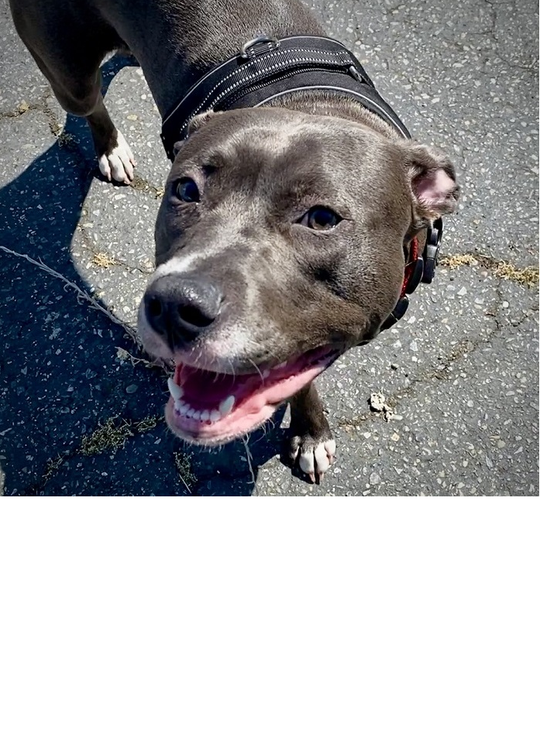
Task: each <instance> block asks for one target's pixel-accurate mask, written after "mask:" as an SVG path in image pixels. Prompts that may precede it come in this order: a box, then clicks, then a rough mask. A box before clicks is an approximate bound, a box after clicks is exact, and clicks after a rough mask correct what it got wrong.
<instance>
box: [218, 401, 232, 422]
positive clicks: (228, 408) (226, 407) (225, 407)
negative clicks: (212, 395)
mask: <svg viewBox="0 0 540 755" xmlns="http://www.w3.org/2000/svg"><path fill="white" fill-rule="evenodd" d="M233 406H234V396H227V398H225V399H223V401H222V402H221V404H220V405H219V411H220V412H221V416H222V417H225V416H226V415H227V414H230V413H231V412H232V408H233Z"/></svg>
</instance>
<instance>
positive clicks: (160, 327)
mask: <svg viewBox="0 0 540 755" xmlns="http://www.w3.org/2000/svg"><path fill="white" fill-rule="evenodd" d="M10 2H11V9H12V14H13V18H14V21H15V25H16V27H17V30H18V32H19V34H20V36H21V37H22V39H23V41H24V42H25V44H26V45H27V47H28V49H29V50H30V52H31V53H32V55H33V57H34V59H35V61H36V63H37V64H38V66H39V67H40V69H41V70H42V72H43V73H44V74H45V76H46V77H47V78H48V80H49V81H50V83H51V86H52V88H53V90H54V92H55V94H56V97H57V98H58V100H59V102H60V104H61V105H62V106H63V107H64V108H65V109H66V110H67V111H69V112H71V113H74V114H75V115H80V116H84V117H85V118H86V119H87V121H88V124H89V126H90V129H91V132H92V137H93V140H94V144H95V148H96V153H97V157H98V163H99V168H100V170H101V172H102V174H103V175H104V176H105V177H106V178H107V179H109V180H111V179H113V180H115V181H119V182H124V183H129V182H130V181H131V179H132V178H133V165H134V161H133V156H132V153H131V150H130V148H129V146H128V145H127V143H126V141H125V139H124V138H123V137H122V135H121V133H120V132H119V131H117V129H116V128H115V126H114V124H113V123H112V121H111V119H110V117H109V114H108V112H107V110H106V108H105V105H104V103H103V99H102V96H101V93H100V83H101V82H100V73H99V66H100V63H101V61H102V59H103V57H104V56H105V54H106V53H108V52H110V51H111V50H113V49H116V48H125V47H128V48H129V49H130V50H131V52H132V53H133V54H134V55H135V57H136V58H137V59H138V61H139V62H140V64H141V66H142V69H143V71H144V74H145V77H146V80H147V81H148V84H149V86H150V89H151V91H152V94H153V96H154V98H155V101H156V103H157V106H158V108H159V110H160V112H161V114H162V117H163V119H164V123H163V133H162V138H163V142H164V146H165V149H166V151H167V154H168V155H169V157H170V158H171V160H173V165H172V169H171V172H170V175H169V178H168V180H167V184H166V187H165V195H164V198H163V202H162V204H161V208H160V211H159V215H158V218H157V224H156V236H155V237H156V266H157V269H156V272H155V273H154V275H153V276H152V278H151V280H150V282H149V285H148V288H147V290H146V293H145V296H144V298H143V301H142V303H141V306H140V312H139V332H140V335H141V338H142V340H143V342H144V344H145V347H146V349H147V350H148V351H149V352H150V353H151V354H153V355H155V356H156V357H159V358H162V359H164V360H166V361H167V362H170V363H173V362H174V364H175V366H176V369H175V372H174V377H172V378H171V379H170V380H169V388H170V393H171V398H170V400H169V402H168V404H167V407H166V417H167V421H168V424H169V426H170V427H171V429H172V430H173V432H175V433H176V434H178V435H179V436H181V437H182V438H184V439H186V440H188V441H190V442H194V443H202V444H207V445H214V444H221V443H224V442H226V441H229V440H231V439H233V438H235V437H238V436H240V435H243V434H245V433H247V432H249V431H250V430H252V429H254V428H255V427H257V426H259V425H261V424H262V423H263V422H265V421H266V420H267V419H269V417H271V416H272V414H273V412H274V411H275V409H276V408H277V407H278V406H279V405H280V404H282V403H283V402H285V401H287V400H289V401H290V404H291V433H290V440H289V442H288V446H287V451H286V455H287V456H288V458H289V459H290V460H291V462H294V461H297V462H298V463H299V465H300V467H301V469H302V470H303V471H304V472H305V473H306V474H307V475H308V476H309V477H310V478H311V479H312V480H317V479H320V478H321V477H322V476H323V474H324V473H325V471H326V470H327V469H328V467H329V465H330V463H331V462H332V459H333V456H334V453H335V443H334V441H333V439H332V435H331V432H330V428H329V426H328V422H327V420H326V418H325V416H324V412H323V408H322V404H321V402H320V399H319V397H318V395H317V392H316V390H315V387H314V385H313V380H314V378H316V377H317V376H318V375H320V373H321V372H323V370H325V369H326V368H327V367H328V366H329V365H330V364H331V363H332V362H333V361H334V360H335V359H336V358H337V357H339V356H340V355H341V354H343V353H344V352H345V351H346V350H347V349H350V348H351V347H353V346H358V345H360V344H364V343H366V342H368V341H369V340H371V339H372V338H373V337H374V336H376V335H377V333H378V332H379V331H380V330H381V329H382V328H383V327H387V326H388V325H390V324H392V323H393V322H395V321H396V320H397V319H398V318H399V317H400V316H401V314H402V313H403V312H404V309H405V307H406V304H407V296H406V294H407V293H409V292H410V291H412V290H413V288H414V286H415V285H416V283H417V282H418V280H419V279H420V278H422V275H424V280H427V281H429V280H430V276H431V272H430V271H429V270H428V267H429V266H430V265H431V267H433V265H434V262H435V259H434V254H435V253H436V249H437V246H438V236H439V235H440V231H441V221H440V220H439V219H440V217H441V215H443V214H445V213H450V212H452V211H453V210H454V209H455V207H456V203H457V199H458V187H457V185H456V181H455V171H454V168H453V166H452V164H451V163H450V161H449V160H448V158H446V157H445V156H444V155H442V154H441V153H439V152H438V151H436V150H434V149H432V148H429V147H426V146H424V145H420V144H418V143H416V142H414V141H412V140H411V139H409V138H408V137H409V134H408V132H407V130H406V128H405V127H404V126H403V124H402V123H401V121H400V120H399V118H398V117H397V116H396V114H395V113H394V112H393V111H392V109H391V108H390V106H389V105H388V104H387V103H385V102H384V100H383V99H382V98H381V97H380V95H379V94H378V93H377V91H376V89H375V88H374V87H373V84H372V82H371V81H370V79H369V77H368V76H367V74H366V72H365V71H364V70H363V68H362V66H361V65H360V63H359V62H358V61H357V60H356V58H355V57H354V55H352V53H350V52H349V51H348V50H347V49H346V48H345V47H343V45H341V44H340V43H338V42H336V41H335V40H330V39H328V38H327V37H325V36H324V32H323V31H322V29H321V28H320V26H319V24H318V22H317V21H316V19H314V18H313V16H312V15H311V14H310V12H309V11H308V10H307V9H306V8H305V7H304V6H303V5H302V4H301V3H300V2H298V1H297V0H10ZM422 248H423V249H424V251H423V253H422V251H420V252H419V251H418V250H419V249H420V250H421V249H422ZM426 275H427V277H426Z"/></svg>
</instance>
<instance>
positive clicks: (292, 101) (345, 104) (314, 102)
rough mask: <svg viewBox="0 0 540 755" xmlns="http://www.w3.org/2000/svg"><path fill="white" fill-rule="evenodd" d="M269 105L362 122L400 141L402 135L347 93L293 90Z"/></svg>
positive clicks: (383, 134) (389, 137)
mask: <svg viewBox="0 0 540 755" xmlns="http://www.w3.org/2000/svg"><path fill="white" fill-rule="evenodd" d="M267 107H284V108H287V109H288V110H299V111H301V112H303V113H310V114H311V115H329V116H333V117H336V118H345V119H346V120H350V121H355V122H357V123H361V124H362V125H363V126H367V127H368V128H370V129H372V130H373V131H376V132H377V133H379V134H381V135H382V136H385V137H387V138H388V139H392V140H393V141H398V140H400V139H401V138H402V137H401V136H400V135H399V134H398V133H397V132H396V130H395V129H394V128H392V126H390V124H388V123H387V122H386V121H384V120H383V119H382V118H380V117H379V116H378V115H376V114H375V113H372V112H371V111H370V110H368V109H367V108H365V107H364V106H363V105H361V104H360V103H359V102H358V101H357V100H354V99H353V98H352V97H347V96H346V95H341V94H338V93H329V92H293V93H287V94H284V95H283V96H282V97H277V98H276V99H275V100H272V102H270V103H268V105H267Z"/></svg>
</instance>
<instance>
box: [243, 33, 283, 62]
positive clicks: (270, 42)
mask: <svg viewBox="0 0 540 755" xmlns="http://www.w3.org/2000/svg"><path fill="white" fill-rule="evenodd" d="M261 47H262V49H259V48H261ZM278 47H279V39H276V38H275V37H266V36H264V35H262V36H260V37H255V39H250V40H249V42H246V43H245V45H242V52H241V53H240V57H241V58H242V59H243V60H253V58H256V57H257V56H258V55H264V53H266V52H270V51H271V50H277V48H278Z"/></svg>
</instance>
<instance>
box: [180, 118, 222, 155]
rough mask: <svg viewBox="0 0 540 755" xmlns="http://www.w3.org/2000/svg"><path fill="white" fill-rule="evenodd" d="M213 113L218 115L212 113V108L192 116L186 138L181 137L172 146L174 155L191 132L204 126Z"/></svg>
mask: <svg viewBox="0 0 540 755" xmlns="http://www.w3.org/2000/svg"><path fill="white" fill-rule="evenodd" d="M214 115H219V113H214V111H213V110H207V111H206V113H199V115H195V116H193V118H192V119H191V120H190V122H189V123H188V130H187V136H186V138H185V139H181V140H180V141H178V142H175V144H174V146H173V153H174V157H176V155H177V154H178V153H179V152H180V150H181V149H182V147H183V145H184V143H185V141H186V139H189V137H190V136H191V135H192V134H194V133H195V132H196V131H198V130H199V129H200V128H201V126H204V124H205V123H207V122H208V121H209V120H210V118H212V117H213V116H214Z"/></svg>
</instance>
